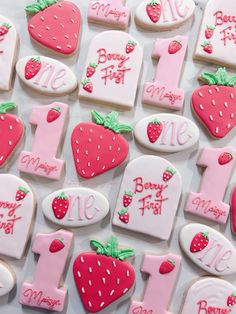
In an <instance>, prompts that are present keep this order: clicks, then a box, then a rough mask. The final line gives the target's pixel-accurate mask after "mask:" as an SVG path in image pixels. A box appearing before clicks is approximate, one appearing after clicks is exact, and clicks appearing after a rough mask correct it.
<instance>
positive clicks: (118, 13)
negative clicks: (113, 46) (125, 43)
mask: <svg viewBox="0 0 236 314" xmlns="http://www.w3.org/2000/svg"><path fill="white" fill-rule="evenodd" d="M124 2H125V0H92V1H90V3H89V7H88V21H89V22H90V23H96V24H102V25H105V26H110V27H115V28H120V29H126V28H127V26H128V24H129V18H130V10H129V9H128V8H127V7H126V6H125V5H124Z"/></svg>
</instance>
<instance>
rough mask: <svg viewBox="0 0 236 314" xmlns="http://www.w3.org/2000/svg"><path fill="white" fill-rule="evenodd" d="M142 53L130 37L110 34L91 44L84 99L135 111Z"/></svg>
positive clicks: (111, 32) (83, 86)
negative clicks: (133, 108)
mask: <svg viewBox="0 0 236 314" xmlns="http://www.w3.org/2000/svg"><path fill="white" fill-rule="evenodd" d="M142 59H143V49H142V47H141V46H140V44H139V43H138V42H137V41H136V39H134V38H133V37H131V36H130V35H129V34H127V33H125V32H120V31H107V32H103V33H100V34H98V35H97V36H96V37H94V38H93V39H92V41H91V44H90V47H89V51H88V54H87V60H86V65H85V69H84V72H83V76H82V84H81V85H80V91H79V96H80V98H81V99H84V100H87V101H91V102H94V101H96V102H98V103H102V104H108V105H110V104H112V105H117V106H120V107H122V108H124V107H126V108H130V109H131V108H132V107H133V106H134V101H135V97H136V91H137V85H138V80H139V75H140V71H141V66H142Z"/></svg>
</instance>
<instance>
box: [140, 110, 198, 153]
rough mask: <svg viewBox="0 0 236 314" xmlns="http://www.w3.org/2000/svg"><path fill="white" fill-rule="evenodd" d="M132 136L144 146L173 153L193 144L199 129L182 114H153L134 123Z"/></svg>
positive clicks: (196, 139)
mask: <svg viewBox="0 0 236 314" xmlns="http://www.w3.org/2000/svg"><path fill="white" fill-rule="evenodd" d="M134 136H135V138H136V140H137V141H138V142H139V143H140V144H141V145H143V146H144V147H146V148H149V149H151V150H154V151H157V152H168V153H174V152H179V151H182V150H185V149H188V148H190V147H192V146H193V145H195V144H196V143H197V142H198V140H199V129H198V127H197V126H196V125H195V124H194V123H193V122H192V121H190V120H189V119H187V118H185V117H183V116H179V115H174V114H168V113H166V114H155V115H152V116H149V117H147V118H144V119H142V120H141V121H139V122H138V123H137V124H136V126H135V130H134Z"/></svg>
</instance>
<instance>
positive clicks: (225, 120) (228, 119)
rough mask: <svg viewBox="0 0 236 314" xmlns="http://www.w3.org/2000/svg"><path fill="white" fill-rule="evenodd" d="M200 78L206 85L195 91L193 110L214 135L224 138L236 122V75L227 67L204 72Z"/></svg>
mask: <svg viewBox="0 0 236 314" xmlns="http://www.w3.org/2000/svg"><path fill="white" fill-rule="evenodd" d="M200 80H202V81H203V82H205V83H206V85H203V86H201V87H199V88H197V89H196V90H195V91H194V93H193V95H192V107H193V110H194V112H195V114H196V115H197V116H198V117H199V119H200V120H201V121H202V123H203V124H204V125H205V126H206V128H207V129H208V131H209V132H210V134H211V135H212V136H213V137H215V138H217V139H219V138H223V137H225V136H226V135H227V134H228V133H229V132H230V131H231V130H232V129H233V128H234V126H235V123H236V107H235V99H236V89H235V87H234V85H235V84H236V76H233V77H230V76H229V75H228V74H227V72H226V70H225V68H219V69H218V70H217V71H216V73H215V74H214V73H210V72H205V73H203V74H202V76H201V77H200Z"/></svg>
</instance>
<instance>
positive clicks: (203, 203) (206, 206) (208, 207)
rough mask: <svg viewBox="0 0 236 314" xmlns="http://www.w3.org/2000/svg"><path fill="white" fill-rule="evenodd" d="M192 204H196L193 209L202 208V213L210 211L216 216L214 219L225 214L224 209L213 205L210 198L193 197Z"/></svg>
mask: <svg viewBox="0 0 236 314" xmlns="http://www.w3.org/2000/svg"><path fill="white" fill-rule="evenodd" d="M192 204H193V205H196V207H195V210H202V211H203V213H204V214H207V213H211V214H212V215H213V216H215V217H216V219H219V218H220V217H221V216H226V212H225V210H221V209H220V208H218V207H217V206H213V205H212V201H211V200H204V199H201V198H200V197H195V198H194V199H193V200H192Z"/></svg>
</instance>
